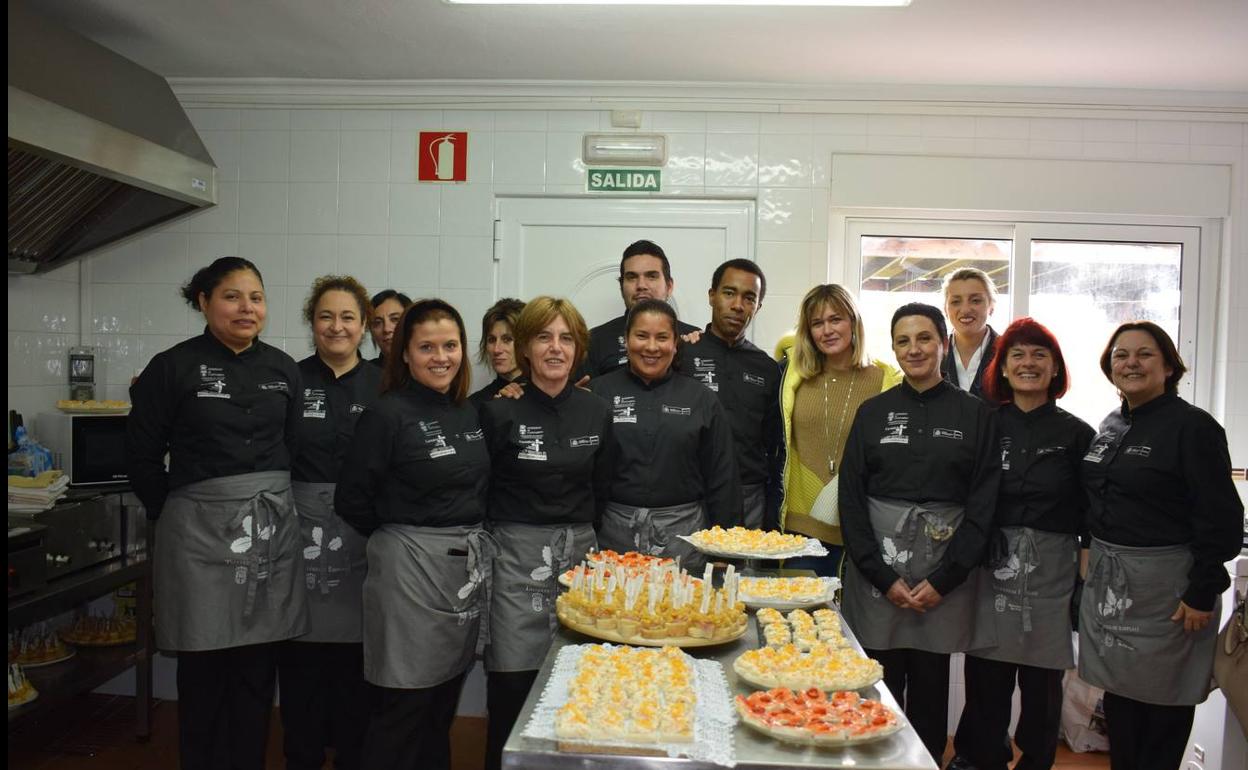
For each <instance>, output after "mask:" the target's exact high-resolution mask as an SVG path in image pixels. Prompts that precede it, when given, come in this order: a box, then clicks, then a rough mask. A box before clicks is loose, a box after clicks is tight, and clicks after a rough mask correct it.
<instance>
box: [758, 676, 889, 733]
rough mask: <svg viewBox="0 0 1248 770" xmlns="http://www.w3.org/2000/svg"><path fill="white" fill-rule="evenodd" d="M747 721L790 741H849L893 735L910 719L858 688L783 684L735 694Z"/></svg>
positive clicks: (761, 730) (763, 730)
mask: <svg viewBox="0 0 1248 770" xmlns="http://www.w3.org/2000/svg"><path fill="white" fill-rule="evenodd" d="M735 705H736V708H737V715H738V716H739V717H740V718H741V721H742V722H743V723H744V724H746V725H747V726H749V727H751V728H753V729H755V730H758V731H759V732H761V733H764V734H766V735H769V736H771V737H772V738H775V739H776V740H779V741H783V742H785V743H796V744H801V745H808V746H849V745H854V744H859V743H869V742H871V741H878V740H880V739H882V738H887V737H888V736H890V735H893V734H894V733H897V732H899V731H901V730H902V729H904V728H905V721H904V720H903V719H901V718H900V717H899V716H898V715H897V713H896V712H895V711H893V710H892V709H891V708H889V707H888V706H886V705H884V704H883V703H881V702H880V701H878V700H871V699H869V698H863V697H861V696H860V695H858V693H856V692H833V693H832V694H831V695H826V694H824V692H823V690H820V689H818V688H809V689H807V690H804V691H803V690H798V691H794V690H791V689H789V688H787V687H777V688H773V689H771V690H766V691H763V692H755V693H752V694H750V695H748V696H747V695H738V696H737V697H736V699H735Z"/></svg>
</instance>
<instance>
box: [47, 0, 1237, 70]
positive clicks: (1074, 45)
mask: <svg viewBox="0 0 1248 770" xmlns="http://www.w3.org/2000/svg"><path fill="white" fill-rule="evenodd" d="M38 7H39V8H40V9H41V10H43V12H45V13H47V14H49V15H51V16H54V17H56V18H57V19H59V20H61V21H62V22H64V23H65V24H67V25H69V26H70V27H72V28H74V29H77V30H78V31H80V32H82V33H84V34H85V35H87V36H88V37H90V38H92V39H94V40H96V41H98V42H100V43H103V44H104V45H106V46H108V47H109V48H112V49H114V50H116V51H118V52H119V53H121V54H123V55H125V56H127V57H129V58H131V59H134V60H135V61H137V62H138V63H140V64H142V65H144V66H146V67H148V68H150V69H152V70H154V71H156V72H157V73H159V74H161V75H164V76H166V77H171V78H182V77H201V78H315V79H365V80H374V79H377V80H392V79H400V80H425V79H430V80H433V79H436V80H444V79H489V80H515V79H525V80H527V79H534V80H561V81H630V82H637V81H666V82H717V83H785V84H806V85H849V84H853V85H880V84H892V85H958V86H1014V87H1018V86H1023V87H1058V88H1075V87H1086V88H1125V89H1151V90H1181V91H1220V92H1248V43H1245V41H1246V40H1248V0H1199V2H1193V3H1186V2H1181V1H1180V0H1049V1H1048V2H1035V1H1033V0H1013V1H1011V0H913V5H912V6H910V7H909V8H899V9H898V8H889V9H870V8H785V7H773V8H762V9H760V8H741V7H700V8H670V7H637V6H633V7H615V8H604V7H585V6H553V7H533V6H451V5H445V4H444V3H443V2H442V0H406V2H396V1H395V0H338V1H331V0H253V1H252V2H247V1H246V0H195V1H194V2H192V1H191V0H40V2H39V6H38Z"/></svg>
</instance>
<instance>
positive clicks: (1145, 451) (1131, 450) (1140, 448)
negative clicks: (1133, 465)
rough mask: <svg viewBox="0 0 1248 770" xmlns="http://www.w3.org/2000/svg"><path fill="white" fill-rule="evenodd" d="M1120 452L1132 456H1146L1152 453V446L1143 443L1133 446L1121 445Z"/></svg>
mask: <svg viewBox="0 0 1248 770" xmlns="http://www.w3.org/2000/svg"><path fill="white" fill-rule="evenodd" d="M1122 453H1123V454H1124V455H1130V456H1132V457H1148V456H1149V455H1151V454H1152V453H1153V448H1152V447H1151V446H1145V445H1144V444H1135V445H1133V446H1128V447H1123V448H1122Z"/></svg>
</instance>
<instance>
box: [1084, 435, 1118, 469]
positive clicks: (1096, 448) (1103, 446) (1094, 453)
mask: <svg viewBox="0 0 1248 770" xmlns="http://www.w3.org/2000/svg"><path fill="white" fill-rule="evenodd" d="M1114 438H1115V436H1114V435H1113V434H1108V435H1106V436H1104V437H1102V438H1100V439H1098V440H1097V442H1096V443H1095V444H1093V445H1092V448H1091V449H1089V450H1088V453H1087V454H1086V455H1084V456H1083V461H1084V462H1085V463H1099V462H1101V461H1102V460H1104V459H1105V453H1106V452H1108V451H1109V448H1110V447H1111V446H1113V444H1114Z"/></svg>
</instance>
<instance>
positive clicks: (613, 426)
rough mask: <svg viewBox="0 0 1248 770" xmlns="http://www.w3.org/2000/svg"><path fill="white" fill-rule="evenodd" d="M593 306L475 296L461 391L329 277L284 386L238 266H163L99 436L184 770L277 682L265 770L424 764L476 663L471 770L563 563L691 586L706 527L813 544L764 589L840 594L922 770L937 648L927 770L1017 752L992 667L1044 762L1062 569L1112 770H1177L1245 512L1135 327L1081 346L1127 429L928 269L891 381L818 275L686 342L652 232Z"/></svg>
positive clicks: (741, 276) (1057, 693)
mask: <svg viewBox="0 0 1248 770" xmlns="http://www.w3.org/2000/svg"><path fill="white" fill-rule="evenodd" d="M619 284H620V292H621V297H622V299H623V301H624V306H625V313H624V314H622V315H621V316H619V317H618V318H615V319H613V320H611V321H609V322H607V323H605V324H603V325H601V326H598V327H595V328H594V329H592V330H591V329H589V328H588V327H587V324H586V323H585V320H584V318H583V317H582V315H581V313H580V312H579V311H578V310H577V308H575V307H574V306H573V305H572V303H570V302H569V301H568V300H566V299H561V298H556V297H550V296H539V297H534V298H531V299H529V300H528V301H527V302H520V301H518V300H514V299H504V300H500V301H499V302H497V303H496V304H495V305H494V306H493V307H491V308H490V309H489V310H488V311H487V312H486V314H485V316H484V318H483V319H482V327H481V343H480V348H479V350H478V354H479V357H480V360H481V362H482V363H488V364H489V366H490V367H491V368H492V370H493V371H494V373H495V375H496V377H495V379H494V381H493V382H491V383H490V384H488V385H487V386H486V387H484V388H482V389H480V390H478V391H476V392H471V393H470V391H471V387H470V366H469V364H468V360H467V356H468V355H469V352H468V332H467V327H466V325H465V322H464V319H463V318H462V317H461V315H460V313H459V312H458V311H457V310H456V309H455V308H454V307H452V306H451V305H450V304H448V303H446V302H444V301H442V300H438V299H423V300H417V301H415V302H413V301H411V300H410V299H409V298H408V297H406V296H405V295H403V294H401V293H399V292H397V291H394V290H386V291H382V292H380V293H378V294H375V295H373V296H372V297H370V296H369V295H368V294H367V293H366V291H365V289H364V287H363V286H361V285H360V284H359V282H358V281H356V280H355V279H354V278H351V277H349V276H325V277H322V278H320V279H318V280H317V281H316V282H315V283H314V285H313V286H312V289H311V293H310V294H309V296H308V299H307V302H306V304H305V306H304V314H303V315H304V319H305V320H306V322H307V323H308V324H309V327H310V330H311V333H312V340H313V343H314V346H315V352H314V353H313V354H312V355H311V356H309V357H308V358H306V359H304V360H303V361H300V362H298V363H295V362H294V361H293V360H292V359H291V358H290V357H289V356H287V355H286V354H285V353H283V352H282V351H281V350H279V349H277V348H275V347H272V346H270V345H268V344H266V343H265V342H263V341H262V340H261V331H262V330H263V327H264V322H265V316H266V305H265V293H264V284H263V279H262V277H261V275H260V271H259V270H258V269H257V268H256V267H255V265H254V264H252V263H250V262H248V261H247V260H245V259H241V258H238V257H223V258H221V259H218V260H216V261H215V262H213V263H212V264H211V265H209V266H207V267H205V268H203V269H201V270H199V271H198V272H197V273H196V274H195V275H194V276H193V277H192V279H191V281H190V282H189V283H188V284H187V286H185V287H184V288H183V296H184V297H185V299H186V300H187V301H188V302H189V303H190V304H191V305H192V306H193V307H195V308H197V309H198V310H200V311H201V312H202V313H203V315H204V317H205V321H206V326H205V329H204V332H203V334H201V335H199V336H197V337H194V338H192V339H189V340H187V341H185V342H182V343H180V344H178V345H175V346H174V347H172V348H170V349H169V350H167V351H164V352H162V353H160V354H158V355H157V356H155V357H154V358H153V359H152V361H151V363H150V364H149V365H148V366H147V368H146V369H145V370H144V371H143V373H142V375H141V376H140V377H139V378H138V379H137V381H136V382H135V384H134V385H133V386H132V388H131V400H132V402H133V410H132V412H131V415H130V420H129V423H128V442H127V455H128V462H129V465H130V469H131V472H130V479H131V483H132V485H133V488H134V490H135V493H136V494H137V495H138V496H139V498H140V499H141V501H142V502H143V504H144V506H145V507H146V509H147V512H148V515H149V517H151V518H153V519H156V543H155V547H154V559H155V571H156V575H155V585H156V594H157V595H156V599H157V611H156V616H157V627H156V633H157V644H158V646H159V647H160V648H161V649H162V650H167V651H172V652H176V654H177V658H178V691H179V695H178V697H179V729H180V738H179V741H180V754H181V764H182V767H184V768H200V767H203V768H221V767H234V768H259V767H263V763H264V760H263V756H264V746H265V740H266V735H267V730H268V720H269V714H270V710H271V707H272V701H273V695H274V690H275V686H276V683H277V681H278V680H279V679H280V683H281V691H282V693H281V695H282V697H281V717H282V721H283V728H284V731H285V754H286V760H287V766H288V767H291V768H319V767H321V765H322V764H323V762H324V760H325V753H324V752H325V748H326V747H332V748H333V750H334V755H335V764H336V766H337V767H341V768H357V767H363V768H417V767H420V768H438V767H449V764H450V739H449V733H450V726H451V722H452V720H453V718H454V714H455V711H456V706H457V702H458V698H459V692H460V689H461V687H462V684H463V680H464V677H465V675H466V673H467V671H468V669H469V668H470V666H471V665H472V663H473V661H474V660H475V659H476V658H477V657H478V656H482V657H483V659H484V662H485V668H486V671H487V675H488V676H487V707H488V711H489V726H488V734H487V746H486V765H487V767H490V768H496V767H499V766H500V763H501V755H502V747H503V744H504V743H505V742H506V739H507V737H508V735H509V734H510V732H511V730H512V727H513V726H514V724H515V722H516V719H517V717H518V715H519V712H520V710H521V707H522V705H523V703H524V701H525V699H526V698H527V697H528V695H529V692H530V690H531V688H532V687H533V684H534V682H535V680H536V677H537V673H538V670H539V669H540V667H541V664H542V661H543V660H544V659H545V657H546V655H547V652H548V650H549V647H550V644H551V641H552V639H553V637H554V634H555V631H556V629H557V627H558V623H557V620H556V619H555V616H554V600H555V598H556V596H557V594H558V591H559V586H558V583H557V579H558V577H559V575H560V574H562V573H563V572H564V571H566V570H567V569H568V568H570V567H571V566H573V565H574V564H576V563H579V561H580V560H581V559H582V558H584V556H585V554H586V553H587V552H588V551H590V550H591V549H593V548H598V549H613V550H616V551H620V552H623V551H631V550H640V551H643V552H646V553H650V554H655V555H662V556H671V557H678V558H680V559H681V562H682V564H683V565H686V566H688V567H690V568H691V569H693V570H698V569H699V568H700V564H701V563H702V562H703V559H704V557H703V556H701V555H700V554H699V553H698V552H696V551H695V550H693V549H692V548H691V547H690V546H688V545H687V544H686V543H685V541H683V540H681V539H679V537H678V535H684V534H690V533H692V532H694V531H696V530H699V529H702V528H704V527H706V526H710V525H713V524H720V525H724V526H731V525H737V524H744V525H745V526H750V527H762V528H781V529H783V530H785V531H790V532H797V533H801V534H804V535H807V536H810V537H816V538H818V539H820V540H822V541H823V542H824V543H825V544H827V545H828V547H829V548H828V550H829V556H827V557H822V558H817V559H806V560H789V562H788V563H787V564H786V566H789V567H804V568H809V569H814V570H815V571H816V572H817V573H819V574H824V575H834V574H843V575H844V591H843V602H842V603H843V611H844V616H845V618H846V621H847V622H848V623H849V625H850V627H851V628H852V629H853V630H854V632H855V633H856V634H857V636H858V638H859V639H860V640H861V641H862V644H863V645H864V647H865V648H866V649H867V651H868V654H870V655H871V656H872V657H875V658H877V659H879V660H880V661H881V662H882V663H883V665H884V669H885V680H886V683H887V684H888V686H889V688H890V689H891V690H892V692H893V693H894V694H896V696H897V698H898V700H899V702H901V703H903V704H904V709H905V711H906V714H907V717H908V719H909V721H910V722H911V724H912V725H913V726H914V728H915V729H916V730H917V731H918V733H919V735H920V737H921V738H922V740H923V741H924V744H925V745H926V746H927V747H928V749H929V750H930V751H931V753H932V755H933V756H934V757H936V758H937V761H938V762H939V760H940V757H941V755H942V754H943V752H944V748H945V741H946V732H947V730H946V722H947V719H948V714H947V698H948V677H949V655H950V653H953V652H967V653H968V655H967V659H966V660H967V663H966V680H967V706H966V709H965V711H964V713H963V715H962V720H961V724H960V725H959V727H958V730H957V736H956V738H955V748H956V751H957V757H956V758H955V759H954V761H953V763H952V766H953V767H957V768H967V767H977V768H983V769H984V770H987V769H988V768H1004V767H1006V763H1007V762H1009V761H1010V759H1011V758H1012V750H1011V746H1010V737H1009V735H1008V725H1009V718H1010V697H1011V694H1012V693H1013V690H1014V686H1015V681H1016V680H1017V682H1018V683H1019V685H1020V686H1021V688H1022V691H1023V713H1022V717H1021V720H1020V723H1019V727H1018V731H1017V732H1016V735H1015V739H1016V740H1017V742H1018V745H1019V746H1020V748H1021V749H1022V750H1023V760H1022V761H1023V762H1024V764H1023V765H1020V766H1022V767H1027V768H1045V767H1050V766H1051V765H1052V763H1053V757H1054V753H1055V750H1056V743H1057V726H1058V724H1057V722H1058V713H1059V706H1060V699H1061V677H1062V672H1063V671H1064V670H1065V669H1067V668H1070V667H1071V666H1072V665H1073V663H1074V654H1073V648H1072V633H1071V631H1072V623H1071V611H1070V608H1071V597H1072V593H1073V591H1074V590H1075V586H1076V576H1077V574H1078V573H1079V572H1080V569H1081V567H1080V553H1081V550H1080V546H1081V541H1082V544H1083V545H1085V546H1088V545H1090V547H1091V556H1090V559H1087V566H1086V574H1087V587H1086V589H1085V591H1084V593H1083V597H1084V598H1083V602H1082V606H1081V611H1080V612H1081V617H1080V633H1081V641H1082V647H1081V649H1080V654H1079V667H1080V672H1081V674H1082V675H1083V676H1084V678H1085V679H1087V680H1088V681H1090V682H1091V683H1093V684H1095V685H1098V686H1102V687H1104V688H1105V689H1106V690H1107V695H1106V700H1105V704H1106V705H1105V708H1106V712H1107V721H1108V723H1109V728H1110V739H1111V745H1112V747H1113V748H1112V761H1113V764H1114V767H1116V768H1119V767H1121V768H1128V767H1130V768H1144V767H1158V768H1172V767H1177V765H1178V757H1179V756H1180V755H1181V753H1182V750H1183V747H1184V745H1185V742H1186V736H1187V734H1188V732H1189V730H1190V726H1191V721H1192V713H1193V708H1194V704H1196V703H1198V702H1200V701H1201V700H1203V698H1204V696H1205V694H1206V690H1205V688H1206V686H1207V683H1208V680H1209V676H1208V674H1209V669H1210V667H1211V661H1212V651H1213V650H1212V642H1213V636H1212V634H1213V632H1214V628H1213V624H1212V623H1211V619H1212V618H1213V617H1214V616H1215V613H1216V612H1217V597H1218V594H1219V593H1220V592H1221V590H1223V589H1224V588H1225V586H1226V585H1227V584H1228V578H1227V575H1226V572H1225V570H1224V569H1223V567H1222V563H1223V562H1224V561H1225V560H1227V559H1229V558H1231V557H1232V556H1233V555H1234V554H1235V553H1237V552H1238V533H1239V529H1240V523H1241V519H1242V512H1243V508H1242V504H1241V503H1240V501H1239V499H1238V497H1237V495H1236V493H1235V491H1234V488H1233V486H1232V482H1231V480H1230V470H1229V468H1230V461H1229V456H1228V452H1227V448H1226V440H1225V435H1224V433H1223V431H1222V429H1221V427H1220V426H1218V424H1217V423H1216V422H1215V421H1214V420H1213V419H1212V418H1211V417H1209V415H1208V414H1206V413H1205V412H1203V411H1201V410H1200V409H1197V408H1196V407H1193V406H1190V405H1188V404H1186V403H1185V402H1184V401H1182V399H1180V398H1179V397H1178V395H1177V392H1176V388H1177V384H1178V382H1179V379H1180V378H1181V377H1182V375H1183V372H1184V367H1183V363H1182V361H1181V359H1180V358H1179V355H1178V352H1177V350H1176V349H1175V348H1174V344H1173V342H1172V341H1171V340H1170V338H1169V337H1168V336H1167V335H1166V333H1165V332H1164V331H1163V330H1162V329H1161V328H1160V327H1158V326H1156V325H1154V324H1151V323H1149V322H1135V323H1129V324H1124V325H1123V326H1122V327H1120V329H1119V330H1117V331H1116V332H1115V333H1114V335H1113V336H1112V337H1111V339H1110V340H1109V341H1108V344H1107V345H1106V348H1105V353H1104V355H1103V356H1102V361H1101V365H1102V370H1103V371H1104V372H1105V375H1106V377H1108V378H1109V379H1110V380H1111V381H1112V382H1113V383H1114V385H1115V386H1116V387H1117V388H1118V390H1119V392H1120V393H1121V394H1122V396H1123V405H1122V407H1121V409H1120V410H1115V412H1114V413H1112V414H1111V415H1110V416H1109V417H1108V418H1107V419H1106V421H1105V423H1104V424H1103V425H1102V428H1101V431H1100V432H1099V433H1097V432H1096V431H1093V430H1092V429H1091V428H1090V427H1089V426H1088V425H1086V424H1085V423H1083V422H1082V421H1081V420H1079V419H1078V418H1076V417H1074V416H1072V415H1070V414H1068V413H1066V412H1065V411H1063V410H1062V409H1061V408H1059V407H1058V406H1056V404H1055V400H1056V399H1057V398H1058V397H1060V396H1061V395H1062V394H1063V393H1064V392H1065V390H1066V387H1067V386H1068V375H1067V373H1066V368H1065V364H1064V361H1063V360H1062V355H1061V349H1060V347H1059V346H1058V343H1057V340H1056V339H1054V338H1053V336H1052V334H1050V333H1049V332H1048V331H1047V330H1046V329H1045V328H1044V327H1043V326H1041V325H1040V324H1039V323H1037V322H1035V321H1034V320H1032V319H1020V320H1018V321H1016V322H1014V323H1013V324H1011V325H1010V327H1009V328H1008V329H1006V330H1005V332H1004V333H1003V334H1002V335H1001V336H1000V337H999V338H998V337H997V336H996V334H995V332H993V331H992V329H991V328H990V327H989V326H988V325H987V323H988V317H989V315H990V314H991V312H992V307H993V302H994V299H995V298H994V289H993V285H992V281H991V279H990V278H989V277H988V276H987V275H985V274H984V273H982V272H981V271H978V270H973V269H964V270H959V271H955V272H954V273H953V274H951V275H950V276H949V277H948V279H947V281H946V288H945V300H946V302H945V313H942V312H941V310H940V309H938V308H936V307H934V306H931V305H925V304H908V305H904V306H903V307H901V308H899V309H898V310H897V312H896V313H895V314H894V316H893V319H892V324H891V328H890V330H889V333H890V337H891V340H892V347H893V351H894V353H895V355H896V362H897V365H898V367H899V369H898V368H894V367H893V366H892V365H891V364H889V363H886V362H882V361H873V360H871V359H870V357H869V356H868V355H867V353H866V350H867V348H866V343H865V335H866V330H865V328H864V325H863V322H862V317H861V314H860V313H859V311H858V307H857V305H856V303H855V300H854V298H853V296H852V295H851V294H850V293H849V292H847V291H846V290H845V289H844V288H843V287H840V286H837V285H823V286H817V287H815V288H814V289H812V290H811V291H810V292H809V293H808V294H807V295H806V297H805V298H804V299H803V301H802V303H801V307H800V312H799V318H798V323H797V326H796V329H795V331H794V333H793V334H792V335H790V336H789V337H786V338H785V339H784V340H782V341H781V342H780V344H779V345H778V346H777V349H776V355H775V356H774V357H773V355H771V354H769V353H766V352H764V351H762V350H760V349H759V348H757V347H756V346H754V345H753V344H752V343H750V342H749V340H748V339H747V338H746V337H747V330H748V328H749V326H750V323H751V321H752V320H753V318H754V316H755V314H756V312H757V311H758V310H759V308H761V306H762V304H763V300H764V298H765V295H766V278H765V276H764V275H763V271H762V270H761V269H760V268H759V267H758V265H756V264H755V263H753V262H751V261H749V260H744V259H734V260H730V261H728V262H725V263H723V264H722V265H720V266H719V268H718V269H717V270H716V271H715V273H714V275H713V276H711V280H710V286H709V289H708V292H707V297H708V303H709V305H710V308H711V323H710V324H708V325H707V326H706V327H705V328H704V329H697V328H694V327H691V326H688V325H686V324H684V323H682V322H681V321H680V320H679V319H678V318H677V315H676V312H675V311H674V310H673V308H672V306H671V305H670V304H668V302H667V299H668V297H669V296H670V295H671V292H672V291H673V289H674V285H675V284H674V280H673V277H672V270H671V264H670V262H669V260H668V258H667V256H666V255H665V254H664V252H663V250H662V249H661V248H660V247H659V246H658V245H657V244H654V243H652V242H650V241H638V242H637V243H634V244H632V245H630V246H629V247H628V248H627V249H626V250H625V251H624V253H623V256H622V258H621V262H620V275H619ZM946 313H947V314H948V317H949V320H950V322H951V324H952V327H953V333H952V334H949V332H948V329H947V327H946V321H945V314H946ZM366 329H367V330H369V331H371V333H372V337H373V341H374V343H375V345H376V347H377V349H378V356H377V358H376V359H375V360H371V361H370V360H366V359H365V358H364V357H363V355H362V344H363V340H364V333H365V330H366ZM166 455H167V457H168V466H167V467H166V463H165V458H166ZM845 556H847V557H848V558H843V557H845ZM1145 668H1147V669H1148V670H1149V671H1150V672H1152V673H1153V675H1151V676H1150V677H1147V678H1142V677H1139V676H1138V674H1134V675H1133V672H1138V671H1140V670H1143V669H1145ZM1202 672H1203V673H1202ZM1176 746H1177V748H1176Z"/></svg>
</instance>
